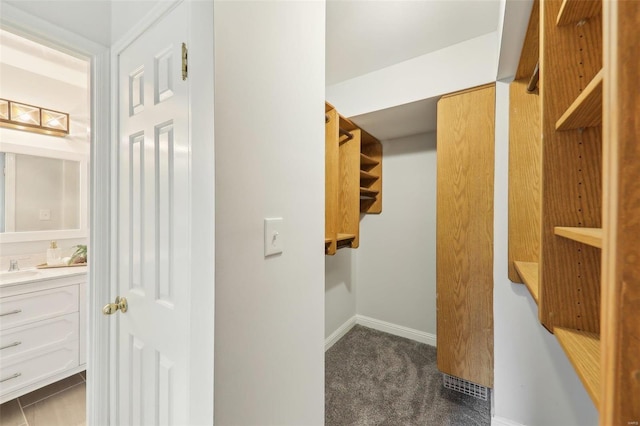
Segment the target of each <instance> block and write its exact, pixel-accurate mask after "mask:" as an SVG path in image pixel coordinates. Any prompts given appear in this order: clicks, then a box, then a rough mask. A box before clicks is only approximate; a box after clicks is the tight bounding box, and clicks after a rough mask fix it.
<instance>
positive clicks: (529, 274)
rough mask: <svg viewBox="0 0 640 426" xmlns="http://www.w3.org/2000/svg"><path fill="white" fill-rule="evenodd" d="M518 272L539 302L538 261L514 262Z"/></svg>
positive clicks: (534, 298)
mask: <svg viewBox="0 0 640 426" xmlns="http://www.w3.org/2000/svg"><path fill="white" fill-rule="evenodd" d="M514 265H515V267H516V270H517V271H518V274H519V275H520V277H521V278H522V281H523V282H524V285H526V286H527V289H528V290H529V293H531V297H533V300H535V302H536V303H538V291H539V287H538V263H537V262H517V261H516V262H514Z"/></svg>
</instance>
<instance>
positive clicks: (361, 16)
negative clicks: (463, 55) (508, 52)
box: [326, 0, 500, 86]
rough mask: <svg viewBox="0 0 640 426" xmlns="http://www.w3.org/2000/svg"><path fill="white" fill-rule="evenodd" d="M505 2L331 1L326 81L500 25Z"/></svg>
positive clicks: (352, 74) (471, 0)
mask: <svg viewBox="0 0 640 426" xmlns="http://www.w3.org/2000/svg"><path fill="white" fill-rule="evenodd" d="M499 17H500V1H499V0H445V1H442V0H413V1H408V0H385V1H362V0H328V1H327V28H326V31H327V35H326V84H327V86H330V85H333V84H336V83H339V82H341V81H345V80H348V79H351V78H354V77H357V76H360V75H363V74H367V73H369V72H372V71H376V70H379V69H382V68H385V67H388V66H390V65H393V64H396V63H398V62H402V61H406V60H408V59H411V58H415V57H417V56H421V55H424V54H427V53H430V52H434V51H436V50H440V49H442V48H445V47H447V46H451V45H454V44H457V43H460V42H462V41H465V40H469V39H472V38H475V37H478V36H481V35H484V34H488V33H490V32H493V31H496V30H497V29H498V21H499Z"/></svg>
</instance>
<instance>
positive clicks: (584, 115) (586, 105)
mask: <svg viewBox="0 0 640 426" xmlns="http://www.w3.org/2000/svg"><path fill="white" fill-rule="evenodd" d="M585 3H588V2H585ZM602 79H603V71H602V70H600V71H599V72H598V74H596V76H595V77H594V78H593V79H592V80H591V81H590V82H589V84H588V85H587V87H585V89H584V90H583V91H582V93H580V95H579V96H578V97H577V98H576V100H575V101H574V102H573V103H572V104H571V106H570V107H569V108H568V109H567V110H566V111H565V112H564V114H562V117H560V119H559V120H558V121H557V122H556V130H574V129H579V128H581V127H595V126H599V125H601V124H602Z"/></svg>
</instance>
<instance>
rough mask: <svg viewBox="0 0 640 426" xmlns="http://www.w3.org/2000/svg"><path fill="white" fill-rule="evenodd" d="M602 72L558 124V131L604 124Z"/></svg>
mask: <svg viewBox="0 0 640 426" xmlns="http://www.w3.org/2000/svg"><path fill="white" fill-rule="evenodd" d="M602 78H603V73H602V70H600V72H598V74H596V76H595V77H594V78H593V80H591V82H590V83H589V84H588V85H587V87H585V89H584V91H583V92H582V93H580V95H578V97H577V98H576V100H575V101H574V102H573V103H572V104H571V106H570V107H569V108H568V109H567V110H566V111H565V113H564V114H562V117H560V119H559V120H558V122H557V123H556V130H575V129H579V128H581V127H594V126H600V125H601V124H602Z"/></svg>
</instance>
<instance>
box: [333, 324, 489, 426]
mask: <svg viewBox="0 0 640 426" xmlns="http://www.w3.org/2000/svg"><path fill="white" fill-rule="evenodd" d="M490 407H491V403H490V401H483V400H481V399H477V398H473V397H471V396H467V395H463V394H461V393H459V392H455V391H451V390H448V389H445V388H444V387H443V385H442V374H441V373H440V372H439V371H438V368H437V367H436V348H434V347H432V346H429V345H425V344H422V343H418V342H415V341H413V340H409V339H404V338H402V337H397V336H392V335H390V334H387V333H382V332H380V331H376V330H372V329H369V328H366V327H362V326H358V325H357V326H355V327H354V328H353V329H351V331H349V332H348V333H347V334H346V335H345V336H344V337H343V338H342V339H340V341H339V342H338V343H336V344H335V345H334V346H333V347H332V348H331V349H329V350H328V351H327V352H326V354H325V425H326V426H347V425H358V426H360V425H388V426H401V425H402V426H405V425H406V426H408V425H421V426H422V425H434V426H444V425H452V426H453V425H455V426H463V425H474V426H475V425H490V424H491V408H490Z"/></svg>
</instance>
